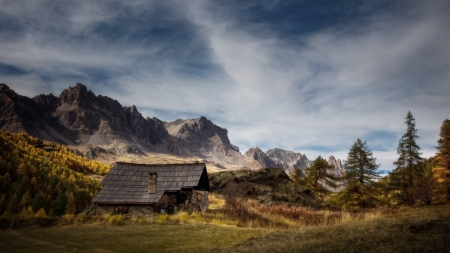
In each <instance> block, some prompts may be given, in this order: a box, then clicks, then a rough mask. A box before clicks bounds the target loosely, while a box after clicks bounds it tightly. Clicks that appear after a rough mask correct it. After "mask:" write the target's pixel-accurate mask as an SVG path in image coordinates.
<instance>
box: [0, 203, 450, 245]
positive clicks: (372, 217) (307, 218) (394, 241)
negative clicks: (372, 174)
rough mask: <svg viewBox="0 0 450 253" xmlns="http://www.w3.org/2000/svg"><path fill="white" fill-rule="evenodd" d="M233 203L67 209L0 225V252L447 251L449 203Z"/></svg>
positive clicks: (449, 220)
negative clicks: (172, 211)
mask: <svg viewBox="0 0 450 253" xmlns="http://www.w3.org/2000/svg"><path fill="white" fill-rule="evenodd" d="M237 206H238V209H236V210H235V212H236V213H235V214H228V213H227V211H226V210H216V211H212V212H207V213H195V212H194V213H191V214H189V213H186V212H179V213H177V214H176V215H165V214H164V215H163V214H154V215H151V216H128V215H103V216H84V215H77V216H74V215H65V216H63V217H61V218H60V219H59V220H58V223H57V225H56V226H52V227H51V228H41V229H35V228H34V229H20V230H16V229H13V230H12V229H8V230H0V252H2V251H7V252H65V251H114V252H130V251H131V252H174V251H177V252H180V251H181V252H183V251H184V252H192V251H205V250H206V251H211V250H212V251H214V252H298V251H299V249H301V250H302V251H304V252H450V247H449V246H450V245H449V242H450V236H449V232H450V231H448V230H449V229H450V205H446V206H431V207H421V208H401V209H397V210H393V209H387V208H379V209H376V210H372V211H371V212H366V213H350V212H333V211H327V210H322V211H314V210H311V209H308V208H302V207H289V206H283V205H272V206H264V205H260V204H258V203H257V202H254V201H248V200H238V201H237ZM244 207H245V209H246V210H247V211H245V212H246V213H242V209H243V208H244ZM239 208H240V209H239ZM239 210H240V211H241V212H239ZM32 219H36V218H30V220H32ZM427 221H432V222H434V223H432V224H444V225H443V227H442V226H441V227H438V228H437V229H436V228H433V227H431V228H430V227H427V225H426V224H427V223H426V222H427ZM413 222H419V225H420V224H421V223H420V222H425V223H424V224H425V225H424V226H421V225H420V226H419V228H421V229H422V230H423V231H421V230H420V229H419V231H418V232H416V231H414V232H412V230H411V229H410V228H409V227H410V225H411V224H412V223H413ZM445 224H449V225H448V226H447V225H445ZM117 225H121V226H117ZM238 226H244V227H245V228H240V227H238ZM445 226H447V227H445ZM286 228H289V229H288V230H286Z"/></svg>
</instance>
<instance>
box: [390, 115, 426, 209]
mask: <svg viewBox="0 0 450 253" xmlns="http://www.w3.org/2000/svg"><path fill="white" fill-rule="evenodd" d="M405 124H406V133H405V134H403V136H402V137H401V138H400V141H399V143H398V148H397V154H398V155H399V157H398V159H397V161H396V162H394V165H396V168H395V169H394V171H393V172H392V178H393V180H392V189H393V190H396V191H397V198H398V199H399V201H400V203H402V202H403V203H406V204H409V205H412V204H414V202H415V200H414V179H415V177H416V175H417V173H418V169H419V164H420V162H421V161H422V160H423V159H422V158H421V157H420V155H421V153H420V152H419V150H420V147H419V145H417V143H416V139H418V138H419V136H418V135H417V129H416V120H415V119H414V117H413V115H412V113H411V111H408V113H407V115H406V117H405Z"/></svg>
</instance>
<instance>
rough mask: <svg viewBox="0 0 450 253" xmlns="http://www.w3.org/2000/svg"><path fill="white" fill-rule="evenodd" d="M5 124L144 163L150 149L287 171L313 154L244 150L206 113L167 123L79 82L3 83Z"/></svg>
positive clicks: (0, 122)
mask: <svg viewBox="0 0 450 253" xmlns="http://www.w3.org/2000/svg"><path fill="white" fill-rule="evenodd" d="M0 129H2V130H7V131H10V132H25V133H27V134H30V135H32V136H34V137H37V138H40V139H43V140H48V141H53V142H58V143H61V144H64V145H68V146H70V147H71V148H73V149H76V150H78V151H79V152H81V153H82V154H83V155H84V156H86V157H89V158H96V157H98V156H101V158H102V159H103V160H104V159H106V160H110V161H114V160H115V159H118V158H117V156H126V157H132V158H130V159H133V160H131V161H134V162H139V157H144V156H146V154H148V152H153V153H157V154H171V155H176V156H180V157H198V158H200V159H204V160H205V161H210V162H213V163H214V164H215V166H216V167H217V168H230V169H261V168H265V167H279V168H282V169H283V170H284V171H285V172H286V173H287V174H290V173H292V172H293V171H294V168H296V167H299V168H301V169H304V168H305V167H306V165H307V164H308V161H309V160H308V158H307V157H306V156H305V155H302V154H300V153H294V152H292V151H287V150H282V149H271V150H269V151H267V152H266V153H264V152H263V151H262V150H260V149H259V148H257V147H254V148H251V149H250V150H248V151H247V152H246V153H245V154H244V155H242V154H241V153H240V152H239V148H238V147H237V146H235V145H233V144H232V143H231V142H230V140H229V138H228V131H227V130H226V129H225V128H222V127H219V126H217V125H215V124H214V123H213V122H211V121H210V120H208V119H207V118H205V117H199V118H197V119H186V120H183V119H178V120H175V121H173V122H163V121H161V120H159V119H157V118H155V117H153V118H149V117H143V116H142V114H141V113H139V111H138V110H137V108H136V106H134V105H133V106H131V107H127V106H122V105H121V104H120V103H119V102H118V101H117V100H115V99H112V98H110V97H106V96H102V95H95V94H94V93H93V92H92V91H91V90H88V89H87V87H86V86H85V85H83V84H80V83H77V84H76V85H75V86H74V87H69V88H68V89H65V90H63V91H62V92H61V94H60V95H59V96H55V95H53V94H48V95H45V94H41V95H38V96H35V97H34V98H29V97H25V96H21V95H19V94H17V93H16V92H14V91H13V90H12V89H10V88H9V87H8V86H7V85H6V84H0Z"/></svg>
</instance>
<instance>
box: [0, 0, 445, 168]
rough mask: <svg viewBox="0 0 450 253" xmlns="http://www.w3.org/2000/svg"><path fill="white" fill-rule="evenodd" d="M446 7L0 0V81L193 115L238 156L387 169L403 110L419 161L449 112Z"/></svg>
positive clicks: (24, 89) (26, 91)
mask: <svg viewBox="0 0 450 253" xmlns="http://www.w3.org/2000/svg"><path fill="white" fill-rule="evenodd" d="M449 27H450V2H449V1H443V0H442V1H440V0H436V1H415V0H412V1H402V0H400V1H390V0H379V1H356V0H355V1H202V0H192V1H170V0H169V1H114V0H113V1H103V0H98V1H84V0H77V1H70V0H64V1H57V0H56V1H55V0H35V1H21V0H11V1H10V0H0V82H2V83H6V84H8V85H9V86H10V87H11V88H12V89H14V90H15V91H16V92H18V93H20V94H23V95H27V96H34V95H36V94H41V93H45V94H47V93H54V94H56V95H58V94H60V93H61V92H62V90H63V89H65V88H67V87H69V86H74V85H75V83H77V82H81V83H83V84H85V85H86V86H88V88H89V89H91V90H92V91H93V92H94V93H96V94H102V95H107V96H110V97H112V98H115V99H117V100H118V101H119V102H120V103H121V104H122V105H126V106H131V105H133V104H134V105H136V106H137V107H138V110H139V111H140V112H141V113H142V114H143V115H144V116H149V117H157V118H160V119H161V120H165V121H173V120H176V119H177V118H197V117H199V116H202V115H203V116H206V117H207V118H209V119H211V120H212V121H213V122H214V123H215V124H217V125H219V126H222V127H224V128H227V129H228V132H229V137H230V140H231V142H232V143H234V144H235V145H237V146H239V147H240V149H241V151H242V152H245V151H246V150H247V149H248V148H250V147H252V146H258V147H260V148H261V149H263V150H268V149H270V148H275V147H276V148H282V149H288V150H294V151H296V152H301V153H304V154H306V156H307V157H308V158H310V159H314V158H315V157H317V156H318V155H322V156H323V157H327V156H329V155H334V156H335V157H336V158H341V159H345V158H346V156H347V152H348V150H349V148H350V146H351V145H352V144H353V143H354V142H355V140H356V139H357V138H361V139H362V140H366V141H367V144H368V146H369V148H371V149H372V151H373V153H374V156H375V157H377V158H378V160H377V161H378V162H379V163H381V168H382V169H387V170H389V169H392V168H393V166H392V162H393V161H394V160H395V159H396V148H397V143H398V140H399V138H400V136H401V135H402V134H403V133H404V132H405V130H406V126H405V125H404V117H405V116H406V113H407V112H408V110H411V111H412V113H413V115H414V117H415V118H416V121H417V128H418V130H419V132H418V134H419V136H420V139H419V140H418V143H419V145H420V146H421V147H422V152H423V156H424V157H429V156H432V155H434V153H435V148H434V146H435V145H436V140H437V139H438V134H439V128H440V126H441V124H442V122H443V120H444V119H446V118H450V110H449V109H450V71H449V70H450V29H449Z"/></svg>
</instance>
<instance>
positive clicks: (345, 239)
mask: <svg viewBox="0 0 450 253" xmlns="http://www.w3.org/2000/svg"><path fill="white" fill-rule="evenodd" d="M432 220H438V221H439V224H444V223H445V224H446V225H445V226H444V227H437V228H435V229H430V230H423V231H420V232H412V231H410V228H409V226H410V225H411V223H413V222H422V221H423V222H427V221H432ZM449 224H450V205H445V206H432V207H421V208H409V209H406V210H404V211H402V212H400V213H397V214H394V215H389V216H384V217H378V218H375V219H372V220H367V221H350V222H348V223H340V224H337V225H333V226H319V227H317V226H316V227H304V228H299V229H294V230H284V231H283V230H278V231H274V232H273V233H269V234H267V235H265V236H262V237H259V238H255V239H252V240H249V241H246V242H244V243H241V244H239V245H235V246H233V247H231V248H228V249H223V248H222V249H219V248H217V249H215V250H213V252H383V253H388V252H450V231H448V228H449V226H448V225H449Z"/></svg>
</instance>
